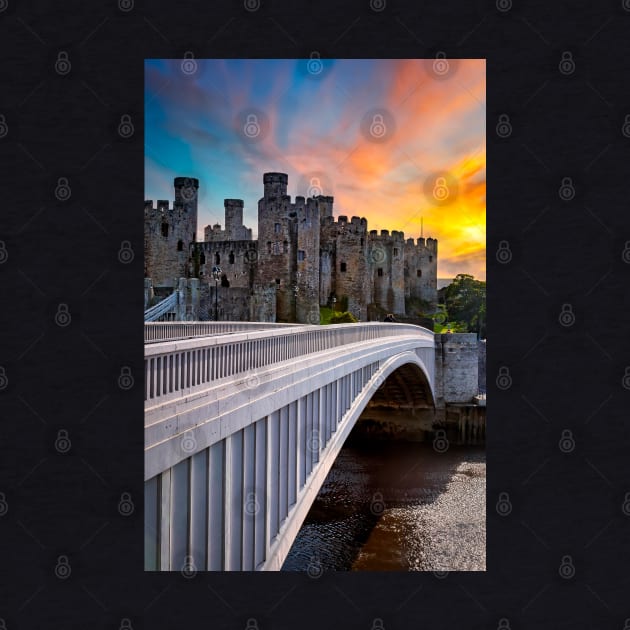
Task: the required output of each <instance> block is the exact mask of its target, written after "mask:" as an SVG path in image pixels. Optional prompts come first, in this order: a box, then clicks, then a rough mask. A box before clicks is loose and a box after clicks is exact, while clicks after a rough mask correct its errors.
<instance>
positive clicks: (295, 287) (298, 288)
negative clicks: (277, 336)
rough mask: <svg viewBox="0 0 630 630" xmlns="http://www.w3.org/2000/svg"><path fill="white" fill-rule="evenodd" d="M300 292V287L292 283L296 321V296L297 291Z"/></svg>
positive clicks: (296, 317)
mask: <svg viewBox="0 0 630 630" xmlns="http://www.w3.org/2000/svg"><path fill="white" fill-rule="evenodd" d="M299 292H300V287H298V285H297V284H294V285H293V297H294V298H295V321H296V322H297V319H298V316H297V315H298V313H297V296H298V293H299Z"/></svg>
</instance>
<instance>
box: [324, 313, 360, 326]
mask: <svg viewBox="0 0 630 630" xmlns="http://www.w3.org/2000/svg"><path fill="white" fill-rule="evenodd" d="M358 321H359V320H358V319H357V318H356V317H355V316H354V315H353V314H352V313H350V312H349V311H344V312H343V313H333V314H332V315H331V317H330V323H331V324H354V323H356V322H358Z"/></svg>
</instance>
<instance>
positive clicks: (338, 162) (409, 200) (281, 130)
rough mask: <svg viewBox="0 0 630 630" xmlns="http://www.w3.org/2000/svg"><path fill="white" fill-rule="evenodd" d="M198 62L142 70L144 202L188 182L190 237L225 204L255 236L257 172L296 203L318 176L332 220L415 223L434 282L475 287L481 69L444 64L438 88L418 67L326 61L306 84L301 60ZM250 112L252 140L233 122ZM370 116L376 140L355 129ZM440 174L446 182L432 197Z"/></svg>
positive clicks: (155, 64) (482, 173) (482, 216)
mask: <svg viewBox="0 0 630 630" xmlns="http://www.w3.org/2000/svg"><path fill="white" fill-rule="evenodd" d="M197 62H198V64H199V70H198V72H197V73H196V74H194V75H192V76H188V75H186V74H184V73H182V72H181V70H180V62H179V61H177V60H151V61H147V63H146V68H145V143H146V160H145V164H146V168H145V191H146V194H145V196H146V198H147V199H158V198H159V199H172V198H173V192H172V181H173V178H174V177H176V176H182V175H183V176H186V175H188V176H192V177H198V178H199V180H200V182H201V186H200V191H199V192H200V199H199V209H200V212H199V236H201V235H202V233H203V227H204V226H205V225H207V224H209V223H215V222H217V221H218V222H220V223H223V221H224V217H223V199H224V198H227V197H237V198H242V199H244V201H245V212H244V222H245V224H246V225H247V226H248V227H251V228H253V230H254V234H255V233H256V228H257V212H258V211H257V202H258V199H259V198H260V197H261V196H262V189H263V186H262V177H263V173H264V172H266V171H281V172H286V173H288V175H289V194H290V195H292V196H293V197H295V196H296V195H305V194H307V190H305V188H306V187H307V186H308V182H309V181H310V178H311V176H312V174H315V173H319V174H324V177H323V178H322V179H323V182H322V184H324V183H325V184H326V185H325V187H324V191H323V192H324V194H332V195H334V197H335V204H334V212H335V215H337V216H338V215H339V214H346V215H349V216H352V215H358V216H361V217H366V218H367V220H368V227H369V229H378V230H380V229H390V230H394V229H395V230H403V231H404V232H405V236H407V237H414V238H416V237H418V236H419V235H420V229H421V223H423V225H424V236H425V237H426V236H433V237H434V238H437V239H438V240H439V259H438V260H439V268H438V276H440V277H452V276H454V275H455V274H457V273H472V274H473V275H475V277H478V278H482V279H485V251H486V244H485V225H486V205H485V204H486V194H485V191H486V146H485V113H486V112H485V102H486V98H485V86H486V83H485V61H484V60H455V61H454V66H456V72H454V74H453V75H452V76H451V77H449V78H447V79H442V80H436V79H435V78H434V77H433V76H432V75H431V73H430V72H427V62H425V61H424V60H405V59H402V60H324V63H325V71H324V72H322V75H321V76H311V75H309V74H308V72H306V65H305V64H306V61H305V60H239V59H235V60H207V61H203V60H197ZM252 108H254V109H255V110H257V111H260V112H262V113H263V116H264V121H265V125H266V127H265V130H266V132H267V133H266V135H265V137H264V138H263V139H262V140H261V141H260V142H250V141H247V139H246V138H244V136H243V133H242V128H241V127H240V125H239V124H238V123H237V121H238V116H239V114H240V113H242V112H246V111H249V110H250V109H252ZM372 110H379V111H380V110H384V111H385V112H387V115H386V116H385V120H386V121H391V125H389V129H388V135H387V136H386V139H385V141H374V138H371V137H370V135H369V134H366V133H365V121H364V124H363V126H362V122H361V121H362V119H363V118H364V116H366V113H367V112H371V111H372ZM392 129H395V131H393V133H392V132H391V130H392ZM263 135H264V134H263ZM440 174H447V180H448V183H450V184H451V186H450V188H449V196H448V198H447V199H446V200H441V201H439V202H438V201H437V200H436V198H435V197H434V196H433V194H432V191H433V190H434V187H435V182H434V181H433V180H434V179H435V178H436V177H437V176H439V175H440Z"/></svg>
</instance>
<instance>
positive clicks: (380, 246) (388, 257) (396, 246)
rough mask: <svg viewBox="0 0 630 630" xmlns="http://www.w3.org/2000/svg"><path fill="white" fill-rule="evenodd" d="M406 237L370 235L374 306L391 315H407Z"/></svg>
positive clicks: (400, 233) (387, 232) (386, 234)
mask: <svg viewBox="0 0 630 630" xmlns="http://www.w3.org/2000/svg"><path fill="white" fill-rule="evenodd" d="M404 237H405V235H404V233H403V232H398V231H396V230H394V231H393V232H392V233H391V235H390V233H389V230H381V233H380V234H378V233H377V231H376V230H372V231H370V238H369V249H368V259H369V261H370V277H371V278H372V288H373V298H372V302H373V303H374V304H376V305H377V306H379V307H380V308H382V309H384V310H385V311H388V312H389V313H394V314H399V315H404V314H405V279H404V255H405V254H404V245H405V240H404Z"/></svg>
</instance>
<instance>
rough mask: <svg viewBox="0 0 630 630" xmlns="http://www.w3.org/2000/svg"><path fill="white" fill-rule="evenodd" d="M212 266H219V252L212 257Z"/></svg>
mask: <svg viewBox="0 0 630 630" xmlns="http://www.w3.org/2000/svg"><path fill="white" fill-rule="evenodd" d="M214 264H215V265H219V264H221V256H220V255H219V252H217V253H216V254H215V255H214Z"/></svg>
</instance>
